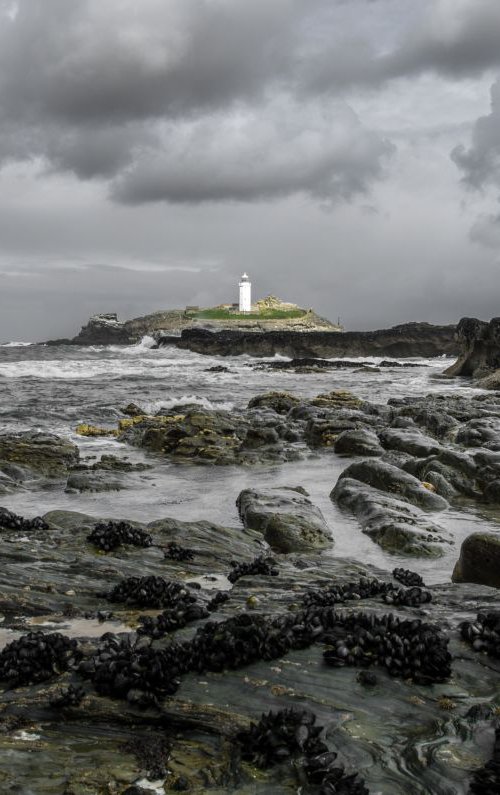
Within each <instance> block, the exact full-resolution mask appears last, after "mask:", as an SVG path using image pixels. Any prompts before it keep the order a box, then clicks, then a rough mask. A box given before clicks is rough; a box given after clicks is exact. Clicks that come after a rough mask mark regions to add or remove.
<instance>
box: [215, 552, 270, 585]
mask: <svg viewBox="0 0 500 795" xmlns="http://www.w3.org/2000/svg"><path fill="white" fill-rule="evenodd" d="M231 566H232V569H231V571H230V572H229V574H228V575H227V579H228V580H229V582H233V583H234V582H236V580H239V579H240V577H246V576H248V575H249V574H263V575H264V576H267V577H277V576H278V574H279V569H278V567H277V566H276V561H275V560H273V558H267V557H266V556H265V555H259V556H258V557H257V558H254V560H252V561H251V562H250V563H238V561H237V560H232V561H231Z"/></svg>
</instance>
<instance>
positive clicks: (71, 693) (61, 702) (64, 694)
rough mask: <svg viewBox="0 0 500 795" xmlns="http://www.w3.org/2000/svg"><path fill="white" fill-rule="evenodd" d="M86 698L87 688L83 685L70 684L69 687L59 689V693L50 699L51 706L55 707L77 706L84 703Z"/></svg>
mask: <svg viewBox="0 0 500 795" xmlns="http://www.w3.org/2000/svg"><path fill="white" fill-rule="evenodd" d="M84 698H85V690H84V689H83V687H75V686H74V685H68V687H64V688H62V689H61V690H59V691H58V693H57V694H56V695H54V696H53V697H52V698H51V699H50V706H51V707H54V709H62V708H64V707H77V706H78V705H79V704H81V703H82V701H83V699H84Z"/></svg>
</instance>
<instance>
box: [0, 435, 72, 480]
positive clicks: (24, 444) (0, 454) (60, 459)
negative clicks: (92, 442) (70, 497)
mask: <svg viewBox="0 0 500 795" xmlns="http://www.w3.org/2000/svg"><path fill="white" fill-rule="evenodd" d="M78 459H79V452H78V448H77V447H76V445H74V444H72V443H71V442H69V441H68V440H67V439H63V438H62V437H60V436H56V435H55V434H51V433H41V432H36V431H24V432H20V433H2V434H0V460H3V461H8V462H10V463H13V464H16V465H19V466H21V467H23V468H26V469H29V470H31V471H35V472H37V473H41V474H42V475H46V476H49V477H57V476H60V475H64V474H65V473H66V472H67V470H68V469H69V468H70V467H72V466H74V465H75V464H77V463H78Z"/></svg>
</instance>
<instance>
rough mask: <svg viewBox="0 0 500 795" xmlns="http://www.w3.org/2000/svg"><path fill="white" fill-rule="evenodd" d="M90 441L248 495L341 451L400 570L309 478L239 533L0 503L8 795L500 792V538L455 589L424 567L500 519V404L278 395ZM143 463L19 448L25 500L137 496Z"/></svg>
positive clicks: (365, 511) (359, 501) (26, 445)
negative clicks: (373, 555) (499, 513)
mask: <svg viewBox="0 0 500 795" xmlns="http://www.w3.org/2000/svg"><path fill="white" fill-rule="evenodd" d="M296 366H297V367H301V366H307V365H304V364H300V363H299V364H298V365H296ZM80 432H81V433H82V434H84V435H87V436H94V435H95V436H99V435H102V434H104V435H106V434H110V435H111V438H113V439H115V440H116V441H118V442H119V443H121V444H122V445H123V449H124V451H126V450H127V449H134V448H138V449H141V450H143V451H145V453H146V455H147V456H148V457H149V458H148V459H147V460H148V461H150V462H151V465H154V462H155V461H157V460H158V459H161V460H166V461H169V462H170V463H171V465H173V466H175V465H178V464H182V465H183V466H185V465H187V464H191V465H197V466H198V467H203V466H205V467H206V466H214V465H215V466H228V465H230V466H232V467H242V468H245V469H246V470H247V472H248V478H249V480H250V481H251V473H252V471H254V470H255V468H258V467H262V466H263V465H270V464H271V465H272V466H281V464H283V463H286V462H293V461H296V460H305V461H307V459H308V458H309V457H311V456H322V457H323V459H322V460H324V464H325V466H326V467H327V466H329V460H330V457H331V456H335V457H339V456H340V457H341V458H342V459H345V468H344V470H343V472H342V474H341V475H340V477H339V478H338V479H337V481H336V482H335V481H334V482H332V484H331V489H332V491H331V499H332V500H333V501H334V502H335V503H336V504H338V505H339V506H340V507H341V509H342V510H343V511H345V512H346V513H347V514H348V515H350V516H351V517H352V522H353V532H360V533H363V534H364V535H365V536H367V537H368V538H370V539H371V541H372V542H373V543H375V544H377V545H379V546H380V547H381V549H382V550H383V551H384V554H386V555H387V562H388V565H387V569H386V570H382V569H375V568H374V567H373V566H368V565H366V564H364V563H362V562H359V561H356V560H353V559H346V558H341V557H337V556H336V555H335V549H334V544H335V527H329V526H328V523H327V522H326V520H325V518H324V516H323V514H322V512H321V511H320V510H319V508H318V507H317V506H316V505H315V504H314V502H313V501H312V500H311V499H310V498H309V496H308V495H307V493H306V492H305V490H304V489H303V488H302V487H301V485H300V484H297V483H293V482H291V483H290V484H289V487H287V488H284V487H280V488H273V487H272V486H269V487H268V488H266V489H262V488H246V489H244V490H243V491H241V492H240V494H239V496H238V495H234V498H235V499H236V498H237V508H238V512H239V516H240V519H241V523H240V524H239V525H238V526H227V527H226V526H221V525H217V524H214V523H212V522H211V521H210V518H209V517H199V518H198V521H190V522H182V521H179V520H176V519H172V518H164V519H161V520H156V521H153V522H147V523H146V522H144V523H143V522H128V521H124V520H117V519H116V518H113V517H112V516H111V517H110V516H91V515H88V514H82V513H78V512H77V511H61V510H59V511H51V512H49V513H46V514H45V515H43V516H41V517H38V518H35V519H29V518H25V517H21V516H18V515H16V514H15V513H14V512H12V511H8V510H6V509H1V510H0V530H1V534H2V540H3V566H2V567H1V570H0V610H1V612H2V615H3V617H4V619H3V623H2V630H1V631H0V638H1V641H2V645H3V650H2V651H0V679H1V682H0V684H1V686H2V692H0V748H1V749H2V751H3V753H4V754H9V760H10V764H9V768H8V769H7V770H3V771H0V780H1V781H2V786H3V791H5V792H9V791H12V792H14V791H23V792H31V791H32V792H35V793H37V795H38V793H47V794H50V795H52V793H53V794H54V795H56V794H57V795H60V794H61V793H64V795H95V793H97V792H106V793H109V794H110V795H145V793H147V792H151V791H152V788H153V787H156V790H153V791H156V792H161V791H164V792H170V791H171V792H176V791H187V792H193V793H198V792H199V793H201V792H206V791H213V792H214V793H217V792H220V793H225V792H236V791H237V792H242V793H244V794H245V793H248V795H249V794H250V793H253V792H259V793H284V794H285V793H288V792H294V791H296V790H297V787H298V786H300V787H302V788H303V792H304V793H310V794H311V795H312V794H313V793H326V792H328V793H330V792H342V793H351V795H366V793H372V795H375V794H376V793H381V792H382V793H384V795H402V793H405V792H408V791H411V792H415V793H418V795H426V793H436V792H446V793H448V792H449V793H450V794H451V792H454V793H463V794H464V795H465V793H467V792H468V791H469V788H470V791H471V792H477V793H488V792H494V791H496V790H495V789H491V788H490V789H488V787H489V786H490V787H496V786H497V785H498V781H499V779H498V770H497V767H495V758H496V757H495V755H494V754H495V753H496V752H495V751H494V748H495V728H496V715H497V714H498V711H499V710H500V701H499V699H498V675H499V673H500V608H499V592H498V590H497V589H498V586H499V582H498V578H497V573H498V569H499V565H498V562H499V557H500V544H499V543H498V538H499V536H497V535H495V534H490V535H488V534H480V538H475V537H474V536H473V535H472V536H471V537H470V538H469V539H467V541H466V542H465V543H464V544H463V546H462V550H461V551H460V550H459V549H458V548H456V549H455V560H457V561H458V559H460V560H459V562H458V563H457V566H456V569H455V573H454V575H453V578H454V580H455V582H453V583H452V582H449V583H443V584H441V585H433V586H428V587H426V586H425V585H424V583H423V580H422V578H421V577H419V576H418V568H419V559H424V560H425V559H427V558H433V557H436V556H440V555H443V554H444V552H445V551H448V550H450V549H454V548H455V547H454V538H453V535H452V534H451V533H450V531H449V528H447V527H446V526H445V525H443V524H442V522H441V517H443V516H444V515H446V513H447V512H448V511H449V510H450V508H449V506H452V507H453V506H455V507H459V506H461V505H464V504H468V505H474V506H477V507H478V508H479V509H480V508H481V507H482V506H484V507H485V508H488V506H490V507H491V506H495V505H498V504H500V487H499V484H500V457H499V451H500V397H499V396H497V395H495V394H484V393H477V394H475V395H473V396H465V395H448V396H445V395H433V396H431V395H428V396H425V397H421V398H416V397H412V398H407V399H405V398H393V399H391V400H390V401H389V402H388V403H387V404H382V403H377V402H374V401H366V400H360V399H358V398H357V397H356V396H355V395H353V394H351V393H350V392H345V391H338V390H337V391H331V392H325V393H321V394H319V395H317V396H316V397H312V398H304V397H300V396H297V395H294V394H291V393H286V392H271V393H266V394H260V395H255V396H254V397H253V398H251V399H250V400H249V402H248V406H247V408H246V409H240V410H232V411H229V410H227V411H222V410H214V409H206V408H202V407H200V406H199V405H192V404H191V405H189V404H184V405H182V404H180V405H175V406H172V407H171V408H169V409H166V410H165V409H163V410H162V409H160V410H159V411H158V412H157V413H156V414H155V415H148V414H147V413H145V412H144V411H143V410H142V409H141V408H140V406H132V405H131V406H127V407H126V408H125V409H124V410H123V417H122V419H120V420H119V423H118V427H117V428H113V427H108V428H98V427H94V426H89V425H86V426H81V428H80ZM144 466H147V465H137V464H132V463H130V462H129V461H127V460H125V459H124V458H123V457H121V456H120V455H116V456H111V455H103V456H101V458H100V459H99V460H97V461H93V462H92V463H90V462H88V461H87V460H86V459H85V458H83V457H82V455H81V454H80V451H79V449H78V447H77V446H76V445H74V444H72V443H71V442H69V441H68V440H66V439H63V438H61V437H58V436H56V435H50V434H41V433H37V432H34V431H31V432H19V433H2V434H0V493H2V494H3V495H4V498H5V500H8V498H9V495H13V494H15V493H16V490H19V489H30V490H33V491H34V492H35V493H36V490H37V489H47V488H50V489H52V490H54V489H61V491H62V490H63V489H70V490H73V491H74V492H75V493H78V492H79V491H84V490H86V489H91V490H95V491H97V492H98V491H101V490H107V489H110V488H111V489H113V488H116V481H118V482H119V487H120V488H127V487H128V482H127V481H129V480H130V479H132V480H133V479H134V478H139V477H141V472H142V471H143V468H144ZM143 488H147V486H146V485H143ZM394 554H397V555H398V556H399V559H400V558H401V557H402V556H403V557H404V556H406V558H407V559H408V561H409V565H410V567H411V568H412V569H416V570H417V571H416V572H413V573H412V572H411V571H405V570H404V568H403V569H402V568H399V569H394V570H393V567H391V566H390V559H391V555H394ZM410 559H411V562H410ZM485 560H487V561H488V565H487V566H485V565H482V561H485ZM269 710H272V714H269ZM263 716H264V717H263ZM315 727H318V729H317V730H316V728H315ZM321 727H323V728H321ZM264 737H267V741H265V740H263V739H262V738H264ZM269 737H272V738H273V739H272V741H271V743H269ZM270 748H273V749H275V750H274V751H273V752H270V751H269V749H270ZM69 753H70V754H71V764H69V759H68V754H69ZM32 759H36V760H37V762H36V769H35V768H34V767H33V766H32V765H31V764H29V760H32ZM490 759H491V761H490V762H489V761H488V760H490ZM495 777H496V778H495ZM153 782H154V783H153ZM484 782H486V784H485V783H484ZM19 785H20V786H21V790H19V789H17V790H16V787H19ZM481 787H482V788H481Z"/></svg>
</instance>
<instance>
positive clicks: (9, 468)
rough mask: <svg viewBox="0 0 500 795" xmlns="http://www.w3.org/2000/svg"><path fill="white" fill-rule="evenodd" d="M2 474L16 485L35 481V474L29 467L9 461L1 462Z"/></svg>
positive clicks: (0, 471)
mask: <svg viewBox="0 0 500 795" xmlns="http://www.w3.org/2000/svg"><path fill="white" fill-rule="evenodd" d="M0 473H1V474H3V475H5V477H7V478H9V480H11V481H12V480H13V481H14V482H15V483H24V482H25V481H26V480H32V479H33V472H31V471H30V470H29V469H28V468H27V467H25V466H19V465H18V464H13V463H11V462H9V461H0Z"/></svg>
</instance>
